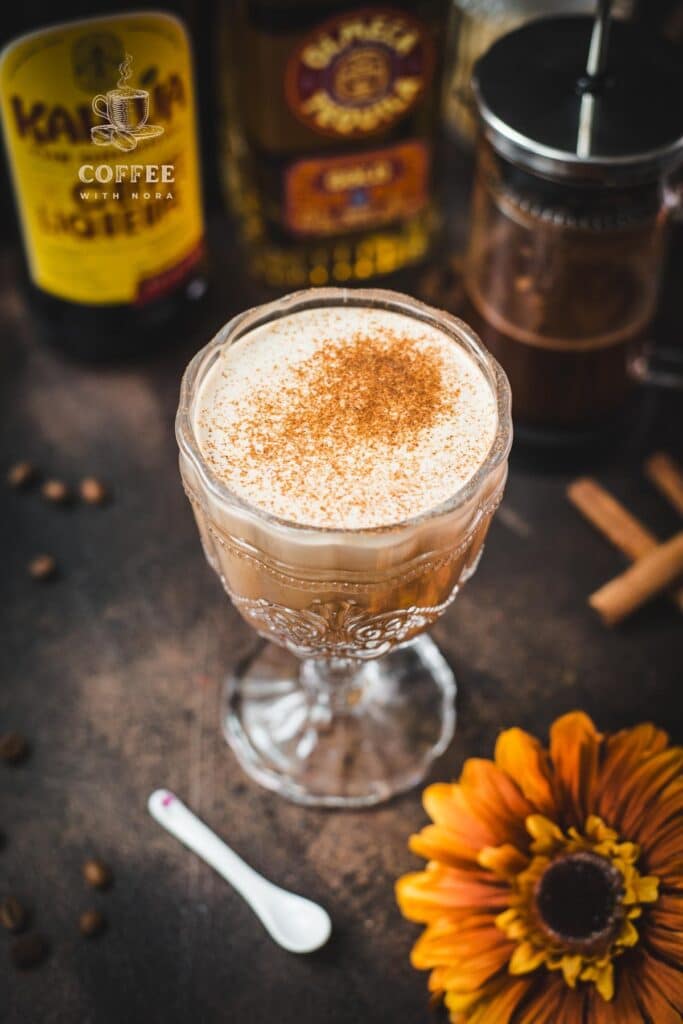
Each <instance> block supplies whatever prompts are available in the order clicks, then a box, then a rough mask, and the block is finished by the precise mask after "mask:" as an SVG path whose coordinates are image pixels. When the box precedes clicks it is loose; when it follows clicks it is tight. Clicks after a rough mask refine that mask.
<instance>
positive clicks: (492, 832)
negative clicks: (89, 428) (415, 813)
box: [422, 782, 509, 849]
mask: <svg viewBox="0 0 683 1024" xmlns="http://www.w3.org/2000/svg"><path fill="white" fill-rule="evenodd" d="M422 803H423V804H424V808H425V810H426V812H427V814H428V815H429V817H430V818H431V819H432V821H433V822H434V823H435V824H436V825H445V826H446V827H447V828H448V829H449V830H450V831H451V832H452V833H453V835H454V836H455V838H456V839H457V840H459V841H460V842H461V843H462V844H463V845H464V846H470V847H471V848H473V849H477V848H479V847H481V846H498V845H499V844H500V843H503V842H505V840H506V839H508V838H509V836H508V835H507V833H506V832H505V829H504V827H502V826H501V823H500V821H499V820H497V819H496V818H495V817H494V818H493V820H492V819H491V816H490V815H489V816H488V817H487V818H486V819H483V818H481V817H480V816H479V814H478V813H477V810H476V808H472V807H471V806H470V804H469V802H468V800H467V797H466V795H465V793H464V791H463V789H462V787H461V786H460V784H459V783H457V782H435V783H434V784H433V785H431V786H428V787H427V789H426V790H425V791H424V793H423V795H422Z"/></svg>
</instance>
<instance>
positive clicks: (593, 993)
mask: <svg viewBox="0 0 683 1024" xmlns="http://www.w3.org/2000/svg"><path fill="white" fill-rule="evenodd" d="M586 999H587V1013H586V1020H588V1021H590V1024H643V1015H642V1013H641V1011H640V1007H639V1006H638V1002H637V1000H636V997H635V994H634V991H633V983H632V980H631V976H630V974H629V972H628V970H621V971H620V972H619V974H618V975H617V983H616V990H615V994H614V999H613V1000H612V1001H611V1002H609V1003H608V1002H606V1001H605V1000H604V999H603V998H602V996H601V995H600V993H599V992H598V991H597V989H592V988H589V989H588V992H587V994H586Z"/></svg>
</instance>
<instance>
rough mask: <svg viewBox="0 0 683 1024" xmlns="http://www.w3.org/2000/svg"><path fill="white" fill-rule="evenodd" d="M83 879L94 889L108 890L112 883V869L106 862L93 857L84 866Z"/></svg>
mask: <svg viewBox="0 0 683 1024" xmlns="http://www.w3.org/2000/svg"><path fill="white" fill-rule="evenodd" d="M83 877H84V878H85V880H86V882H87V883H88V885H92V887H93V888H94V889H106V888H107V887H108V886H109V885H111V883H112V878H113V875H112V873H111V868H110V867H109V866H108V865H107V864H105V863H104V861H101V860H97V858H95V857H91V858H90V859H89V860H86V862H85V864H84V865H83Z"/></svg>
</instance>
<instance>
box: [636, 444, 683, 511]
mask: <svg viewBox="0 0 683 1024" xmlns="http://www.w3.org/2000/svg"><path fill="white" fill-rule="evenodd" d="M645 475H646V476H647V478H648V480H650V481H651V483H653V484H654V485H655V487H656V488H657V490H658V491H660V492H661V493H662V494H663V495H664V497H665V498H667V499H668V500H669V501H670V502H671V504H672V505H673V507H674V508H675V509H676V511H677V512H678V514H679V515H681V516H683V472H681V470H680V468H679V466H678V465H677V464H676V462H675V461H674V460H673V459H672V458H671V456H670V455H666V454H665V453H664V452H655V454H654V455H651V456H650V458H649V459H647V460H646V462H645Z"/></svg>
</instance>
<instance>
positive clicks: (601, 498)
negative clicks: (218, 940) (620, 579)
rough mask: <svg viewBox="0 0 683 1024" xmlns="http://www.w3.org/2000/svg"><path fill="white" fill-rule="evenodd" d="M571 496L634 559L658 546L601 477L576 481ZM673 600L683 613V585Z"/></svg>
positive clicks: (571, 499)
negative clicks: (599, 478)
mask: <svg viewBox="0 0 683 1024" xmlns="http://www.w3.org/2000/svg"><path fill="white" fill-rule="evenodd" d="M567 497H568V498H569V500H570V501H571V502H572V504H573V505H574V506H575V507H576V508H577V509H578V510H579V512H580V513H581V514H582V515H583V516H584V517H585V518H586V519H587V520H588V522H589V523H591V524H592V525H593V526H594V527H595V528H596V529H597V530H598V531H599V532H600V533H601V534H603V536H605V537H606V538H607V539H608V540H609V541H611V542H612V544H613V545H614V546H615V547H616V548H618V549H619V551H622V552H623V553H624V554H625V555H626V556H627V557H628V558H630V559H631V561H634V562H635V561H636V560H637V559H639V558H642V557H643V555H647V554H648V553H649V552H650V551H652V550H653V549H654V548H656V547H657V545H658V543H659V541H658V540H657V537H656V536H655V535H654V534H653V533H651V532H650V531H649V530H648V529H647V527H645V526H643V524H642V523H641V522H640V520H639V519H636V517H635V516H634V515H632V514H631V513H630V512H629V511H628V509H627V508H624V506H623V505H622V504H621V503H620V502H618V501H617V499H616V498H613V497H612V495H611V494H610V493H609V491H606V490H605V488H604V487H601V485H600V484H599V483H598V482H597V480H593V479H591V478H590V477H582V478H581V479H579V480H575V481H574V482H573V483H572V484H570V485H569V487H568V488H567ZM671 600H672V601H673V602H674V603H675V604H676V606H677V607H678V608H679V609H680V611H681V612H683V586H680V587H677V588H676V589H675V590H673V591H672V593H671Z"/></svg>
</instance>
